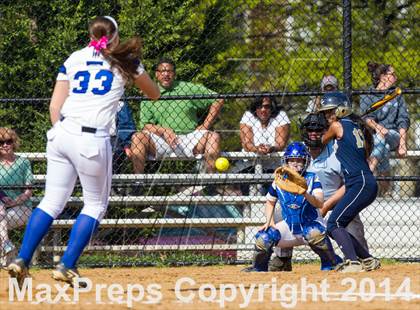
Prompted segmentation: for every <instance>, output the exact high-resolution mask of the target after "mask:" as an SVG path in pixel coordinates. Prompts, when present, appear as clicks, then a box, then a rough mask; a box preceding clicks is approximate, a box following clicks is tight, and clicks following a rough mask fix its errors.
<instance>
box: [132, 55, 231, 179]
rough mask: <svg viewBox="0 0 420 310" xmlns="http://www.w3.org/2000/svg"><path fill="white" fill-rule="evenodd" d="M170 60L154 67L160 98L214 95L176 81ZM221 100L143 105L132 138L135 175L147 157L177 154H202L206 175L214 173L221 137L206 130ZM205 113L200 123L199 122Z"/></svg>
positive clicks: (220, 105) (141, 168)
mask: <svg viewBox="0 0 420 310" xmlns="http://www.w3.org/2000/svg"><path fill="white" fill-rule="evenodd" d="M175 70H176V66H175V63H174V62H173V60H171V59H168V58H162V59H160V60H159V62H158V64H157V66H156V78H157V80H158V84H159V88H160V91H161V94H162V96H179V95H203V94H214V92H213V91H211V90H209V89H207V88H206V87H204V86H202V85H199V84H194V83H190V82H184V81H177V80H175V77H176V71H175ZM223 103H224V100H223V99H217V100H214V99H183V100H158V101H155V102H142V103H141V105H140V124H139V126H138V128H139V129H140V130H141V131H140V132H137V133H135V134H134V135H133V137H132V145H131V151H132V161H133V166H134V172H135V173H143V172H144V165H145V161H146V156H149V158H152V159H160V158H163V157H164V156H169V155H171V154H176V155H178V156H188V157H190V156H195V155H197V154H204V158H205V160H206V170H207V172H210V173H211V172H214V171H215V166H214V163H215V160H216V158H217V157H218V156H219V153H220V136H219V134H217V133H216V132H213V131H210V130H209V129H210V128H211V126H212V125H213V123H214V121H215V119H216V117H217V116H218V115H219V113H220V110H221V108H222V106H223ZM205 110H208V114H207V116H206V117H205V119H204V121H203V123H202V124H199V119H200V118H202V117H203V115H202V113H203V112H204V111H205Z"/></svg>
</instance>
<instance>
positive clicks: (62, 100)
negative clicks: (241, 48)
mask: <svg viewBox="0 0 420 310" xmlns="http://www.w3.org/2000/svg"><path fill="white" fill-rule="evenodd" d="M89 32H90V38H91V40H92V41H91V43H90V44H89V46H88V47H85V48H83V49H81V50H79V51H76V52H74V53H73V54H72V55H71V56H70V57H69V58H68V59H67V60H66V61H65V63H64V65H63V66H61V67H60V70H59V74H58V77H57V82H56V85H55V88H54V92H53V95H52V98H51V103H50V116H51V122H52V124H53V127H52V128H51V129H50V130H49V131H48V132H47V138H48V143H47V159H48V167H47V179H46V188H45V196H44V198H43V199H42V201H41V203H40V204H39V206H38V208H37V209H35V210H34V212H33V214H32V216H31V218H30V220H29V223H28V226H27V227H26V231H25V235H24V239H23V243H22V247H21V250H20V252H19V255H18V257H17V258H16V260H15V261H14V262H12V263H11V264H10V265H9V267H8V269H9V274H10V275H11V276H12V277H15V278H17V279H18V282H19V283H20V284H21V283H22V281H23V279H24V278H25V277H26V276H27V268H28V266H29V263H30V261H31V258H32V255H33V252H34V251H35V249H36V247H37V246H38V244H39V242H40V241H41V240H42V238H43V237H44V236H45V234H46V233H47V231H48V229H49V227H50V225H51V223H52V221H53V220H54V219H55V218H56V217H57V216H58V215H59V214H60V213H61V212H62V210H63V208H64V206H65V204H66V202H67V200H68V199H69V197H70V195H71V193H72V192H73V188H74V185H75V182H76V179H77V177H79V179H80V183H81V185H82V188H83V200H84V206H83V209H82V211H81V212H80V215H79V216H78V218H77V220H76V222H75V224H74V226H73V228H72V231H71V234H70V240H69V243H68V246H67V250H66V251H65V253H64V255H63V257H62V261H61V263H60V264H59V265H58V266H57V268H56V269H55V270H54V271H53V277H54V278H55V279H56V280H60V281H65V282H68V283H70V284H71V285H73V284H76V283H78V281H77V278H78V277H79V274H78V272H77V269H76V263H77V260H78V259H79V257H80V255H81V253H82V251H83V249H84V247H85V246H86V245H87V244H88V242H89V240H90V239H91V237H92V234H93V233H94V231H95V230H96V228H97V226H98V224H99V221H100V220H101V219H102V218H103V216H104V214H105V212H106V209H107V205H108V196H109V192H110V189H111V176H112V164H111V163H112V162H111V161H112V154H111V145H110V138H109V129H110V126H111V124H112V121H113V119H114V118H115V114H116V111H117V108H118V102H119V100H120V98H121V96H122V94H123V92H124V86H125V84H126V83H127V81H128V80H132V81H133V82H134V84H135V85H136V86H137V87H139V88H140V89H141V90H142V91H143V92H144V93H145V94H146V95H147V96H148V97H150V98H152V99H154V100H155V99H158V98H159V96H160V92H159V88H158V87H157V85H156V84H155V83H154V82H153V81H152V80H151V79H150V77H149V75H148V74H147V73H146V72H145V71H144V68H143V65H142V64H141V63H140V62H139V61H138V56H136V57H133V55H136V54H137V55H138V54H139V51H140V43H139V41H138V39H135V38H133V39H130V40H129V41H127V42H126V43H123V44H120V42H119V36H118V25H117V23H116V21H115V20H114V19H113V18H112V17H109V16H105V17H97V18H96V19H94V20H93V21H92V22H91V24H90V25H89ZM124 52H125V53H124ZM121 55H123V56H121Z"/></svg>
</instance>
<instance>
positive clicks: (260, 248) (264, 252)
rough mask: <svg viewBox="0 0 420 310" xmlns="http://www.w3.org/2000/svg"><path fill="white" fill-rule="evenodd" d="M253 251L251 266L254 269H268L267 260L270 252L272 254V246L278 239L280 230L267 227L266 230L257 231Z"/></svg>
mask: <svg viewBox="0 0 420 310" xmlns="http://www.w3.org/2000/svg"><path fill="white" fill-rule="evenodd" d="M255 237H256V239H257V240H256V241H255V252H254V259H253V264H252V265H253V267H254V268H255V270H256V271H268V262H269V261H270V258H271V254H273V247H274V246H275V245H276V244H277V243H278V242H279V240H280V232H279V231H278V230H277V229H274V228H272V227H269V228H268V229H267V231H259V232H258V233H257V234H256V235H255Z"/></svg>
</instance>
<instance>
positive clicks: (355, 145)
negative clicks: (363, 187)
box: [336, 117, 371, 175]
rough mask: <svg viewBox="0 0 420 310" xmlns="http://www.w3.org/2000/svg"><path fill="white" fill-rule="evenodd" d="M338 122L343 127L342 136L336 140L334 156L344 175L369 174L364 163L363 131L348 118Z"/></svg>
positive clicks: (366, 164)
mask: <svg viewBox="0 0 420 310" xmlns="http://www.w3.org/2000/svg"><path fill="white" fill-rule="evenodd" d="M339 122H340V124H341V125H342V126H343V136H342V137H341V139H337V145H338V148H337V153H336V156H337V158H338V160H339V161H340V163H341V169H342V171H343V172H344V175H356V174H360V173H361V171H364V172H368V173H371V171H370V169H369V165H368V163H367V161H366V153H365V137H364V135H363V131H362V130H361V129H360V127H359V125H358V124H357V123H355V122H353V121H352V120H351V119H349V118H346V117H345V118H342V119H340V120H339Z"/></svg>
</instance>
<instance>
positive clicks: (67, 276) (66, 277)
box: [52, 263, 87, 288]
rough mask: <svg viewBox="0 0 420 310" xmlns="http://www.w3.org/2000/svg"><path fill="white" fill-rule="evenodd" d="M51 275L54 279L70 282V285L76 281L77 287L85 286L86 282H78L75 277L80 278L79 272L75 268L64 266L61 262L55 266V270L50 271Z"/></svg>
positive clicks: (72, 285)
mask: <svg viewBox="0 0 420 310" xmlns="http://www.w3.org/2000/svg"><path fill="white" fill-rule="evenodd" d="M52 277H53V279H54V280H57V281H62V282H66V283H68V284H70V286H71V287H74V285H75V284H76V283H78V285H79V287H82V288H86V287H87V283H86V282H83V281H82V282H78V281H77V279H78V278H80V274H79V272H78V271H77V269H76V268H74V269H70V268H66V267H65V266H64V264H63V263H60V264H58V265H57V266H56V268H55V270H53V272H52Z"/></svg>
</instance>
